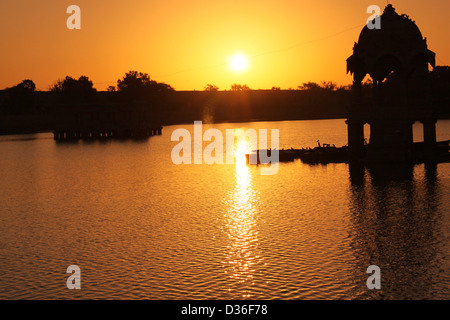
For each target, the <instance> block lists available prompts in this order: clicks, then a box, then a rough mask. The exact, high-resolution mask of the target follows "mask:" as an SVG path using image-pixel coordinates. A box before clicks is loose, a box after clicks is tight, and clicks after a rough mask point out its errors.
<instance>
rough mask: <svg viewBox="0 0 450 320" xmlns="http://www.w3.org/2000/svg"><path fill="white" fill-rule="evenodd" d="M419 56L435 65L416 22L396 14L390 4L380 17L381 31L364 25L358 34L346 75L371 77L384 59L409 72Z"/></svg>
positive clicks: (433, 57)
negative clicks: (359, 73) (368, 75)
mask: <svg viewBox="0 0 450 320" xmlns="http://www.w3.org/2000/svg"><path fill="white" fill-rule="evenodd" d="M418 56H421V57H423V60H425V61H426V62H427V63H430V64H431V65H432V66H434V63H435V62H434V59H435V54H434V53H433V52H432V51H430V50H428V48H427V41H426V39H424V38H423V37H422V33H421V32H420V30H419V28H418V27H417V25H416V23H415V22H414V21H412V20H411V19H410V18H409V17H408V16H407V15H405V14H402V15H399V14H397V12H395V9H394V7H393V6H392V5H391V4H389V5H387V6H386V8H385V9H384V12H383V14H382V15H381V29H369V28H368V27H367V25H366V26H365V27H364V28H363V30H362V31H361V34H360V36H359V40H358V43H355V46H354V48H353V55H352V56H351V57H350V58H348V59H347V72H351V73H355V72H363V73H364V72H366V73H370V74H372V73H373V69H374V68H376V66H377V63H378V62H379V61H380V60H381V59H386V57H389V59H390V61H391V62H392V63H394V61H395V64H398V65H399V66H401V67H402V68H403V69H408V67H409V65H410V64H411V63H412V61H413V60H414V59H416V58H417V57H418Z"/></svg>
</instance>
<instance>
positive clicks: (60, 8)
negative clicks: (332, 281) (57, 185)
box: [0, 0, 450, 90]
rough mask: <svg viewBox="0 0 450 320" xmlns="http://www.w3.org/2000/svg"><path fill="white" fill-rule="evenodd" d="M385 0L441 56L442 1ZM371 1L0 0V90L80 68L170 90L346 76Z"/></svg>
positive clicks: (102, 80) (449, 60)
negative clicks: (73, 20)
mask: <svg viewBox="0 0 450 320" xmlns="http://www.w3.org/2000/svg"><path fill="white" fill-rule="evenodd" d="M390 3H392V4H393V5H394V7H395V8H396V10H397V12H398V13H406V14H408V15H409V16H410V17H411V18H412V19H413V20H415V21H416V22H417V24H418V26H419V28H420V29H421V31H422V34H423V36H424V37H427V38H428V45H429V48H430V49H431V50H433V51H435V52H436V54H437V64H438V65H448V64H450V53H449V51H450V50H449V49H450V44H449V42H448V39H450V27H449V26H448V25H447V23H448V22H447V21H449V20H448V15H449V14H450V1H448V0H428V1H423V0H398V1H395V0H392V1H390ZM71 4H76V5H78V6H80V8H81V19H82V21H81V27H82V29H81V30H68V29H67V27H66V20H67V18H68V16H69V14H67V13H66V9H67V7H68V6H69V5H71ZM372 4H375V5H379V6H380V7H381V8H382V9H383V8H384V7H385V5H386V1H375V0H371V1H365V0H346V1H333V0H322V1H303V0H273V1H267V0H258V1H256V0H247V1H238V0H225V1H223V0H214V1H211V0H190V1H181V0H164V1H161V0H159V1H152V0H131V1H123V0H120V1H119V0H95V1H92V0H70V1H66V0H27V1H1V3H0V43H1V50H0V89H3V88H5V87H10V86H13V85H15V84H17V83H19V82H20V81H21V80H23V79H27V78H28V79H32V80H34V82H35V83H36V85H37V88H38V89H39V90H47V89H48V87H49V85H50V84H52V83H53V82H54V81H55V80H56V79H58V78H63V77H65V76H66V75H70V76H74V77H78V76H80V75H87V76H88V77H89V78H90V79H91V80H92V81H93V82H94V86H95V87H96V88H97V89H98V90H104V89H105V88H106V87H107V86H108V85H115V84H116V81H117V79H118V78H120V77H122V76H123V75H124V74H125V72H127V71H128V70H138V71H142V72H147V73H149V74H150V77H151V78H152V79H154V80H157V81H161V82H166V83H168V84H170V85H172V86H173V87H174V88H175V89H176V90H194V89H195V90H202V89H203V88H204V87H205V85H206V84H208V83H211V84H214V85H216V86H218V87H219V88H220V89H221V90H224V89H229V88H230V86H231V84H233V83H241V84H247V85H248V86H249V87H250V88H252V89H270V88H271V87H272V86H279V87H281V88H282V89H288V88H296V87H297V86H298V85H300V84H302V83H303V82H307V81H316V82H320V81H322V80H327V81H335V82H337V83H340V84H349V83H351V77H350V75H346V64H345V60H346V58H347V57H348V56H350V55H351V53H352V47H353V43H354V42H355V41H357V39H358V35H359V32H360V31H361V29H362V25H363V24H364V23H365V22H366V20H367V18H368V17H369V14H367V13H366V9H367V7H368V6H369V5H372ZM357 26H361V27H357ZM354 27H357V28H354ZM351 28H353V29H351ZM348 29H351V30H349V31H346V32H343V33H340V32H342V31H344V30H348ZM338 33H340V34H338ZM336 34H337V35H336ZM333 35H334V36H333ZM329 36H331V37H329ZM324 38H326V39H324ZM308 42H309V43H308ZM235 52H241V53H243V54H244V55H246V56H247V57H248V63H249V66H248V68H247V69H246V70H245V71H244V72H241V73H236V72H233V71H232V70H231V69H230V67H229V63H228V61H229V59H230V56H232V55H233V54H234V53H235Z"/></svg>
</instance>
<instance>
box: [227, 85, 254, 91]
mask: <svg viewBox="0 0 450 320" xmlns="http://www.w3.org/2000/svg"><path fill="white" fill-rule="evenodd" d="M247 90H251V89H250V88H249V86H247V85H246V84H239V83H234V84H232V85H231V91H247Z"/></svg>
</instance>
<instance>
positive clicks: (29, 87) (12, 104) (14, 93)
mask: <svg viewBox="0 0 450 320" xmlns="http://www.w3.org/2000/svg"><path fill="white" fill-rule="evenodd" d="M35 90H36V85H35V84H34V82H33V81H32V80H29V79H26V80H23V81H22V82H21V83H19V84H17V85H16V86H14V87H12V88H9V89H8V101H7V109H8V111H9V112H10V113H23V112H28V111H30V108H31V107H32V106H33V104H34V91H35Z"/></svg>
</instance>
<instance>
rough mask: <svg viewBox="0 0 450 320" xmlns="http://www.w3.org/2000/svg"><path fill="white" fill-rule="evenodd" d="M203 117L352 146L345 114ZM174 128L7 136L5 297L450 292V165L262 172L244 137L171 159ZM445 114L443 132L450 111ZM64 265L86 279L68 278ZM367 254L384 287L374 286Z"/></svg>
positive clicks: (294, 138) (447, 132) (294, 165)
mask: <svg viewBox="0 0 450 320" xmlns="http://www.w3.org/2000/svg"><path fill="white" fill-rule="evenodd" d="M210 127H214V128H217V129H220V130H221V131H223V132H224V134H225V130H226V129H235V128H242V129H244V130H245V129H248V128H255V129H258V128H262V129H272V128H274V129H279V130H280V131H279V136H280V148H286V147H294V148H295V147H304V146H311V147H314V146H315V145H316V140H317V139H320V141H321V142H325V143H332V144H336V145H337V146H338V145H344V144H346V125H345V122H344V120H320V121H286V122H255V123H243V124H239V123H236V124H217V125H208V126H206V125H205V126H204V129H207V128H210ZM177 128H187V129H188V130H190V131H192V130H193V125H192V124H191V125H185V126H167V127H164V129H163V134H162V135H161V136H154V137H151V138H149V139H148V140H146V141H140V142H139V141H106V142H101V141H96V142H82V141H80V142H78V143H57V142H55V141H54V140H53V138H52V134H50V133H43V134H36V135H28V136H3V137H0V172H1V175H0V177H1V182H0V298H1V299H53V298H56V299H374V298H375V299H431V298H434V299H449V298H450V292H449V286H450V262H449V253H450V252H449V251H450V238H449V231H450V209H449V204H450V164H449V163H444V164H438V165H437V166H430V167H428V166H427V167H425V166H424V165H417V166H415V167H414V168H411V169H407V168H406V169H405V168H385V169H383V170H382V172H379V171H377V170H368V169H364V168H353V167H352V168H349V166H348V165H347V164H330V165H307V164H303V163H302V162H301V161H295V162H291V163H281V164H280V166H279V170H278V173H277V174H276V175H261V173H260V167H257V166H249V165H246V164H245V160H244V161H242V159H243V153H245V152H243V151H246V150H249V149H250V150H251V148H252V146H249V145H244V146H239V145H238V146H237V148H236V150H237V157H238V159H237V161H236V163H235V164H223V165H220V164H214V165H206V164H203V165H193V164H192V165H175V164H173V163H172V160H171V150H172V148H173V147H174V146H175V145H176V142H171V139H170V138H171V133H172V132H173V131H174V130H175V129H177ZM437 128H438V139H440V140H447V139H450V121H439V122H438V125H437ZM420 130H421V128H420V126H418V125H415V127H414V135H415V138H416V139H417V140H420V139H421V137H422V135H421V132H420ZM206 144H207V143H204V145H206ZM244 159H245V158H244ZM350 169H351V170H350ZM69 265H78V266H79V267H80V268H81V290H68V289H67V287H66V279H67V278H68V276H69V275H68V274H66V269H67V267H68V266H69ZM370 265H378V266H379V267H380V268H381V285H382V288H381V290H369V289H368V288H367V286H366V280H367V278H368V276H369V275H368V274H367V273H366V270H367V267H368V266H370Z"/></svg>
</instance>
